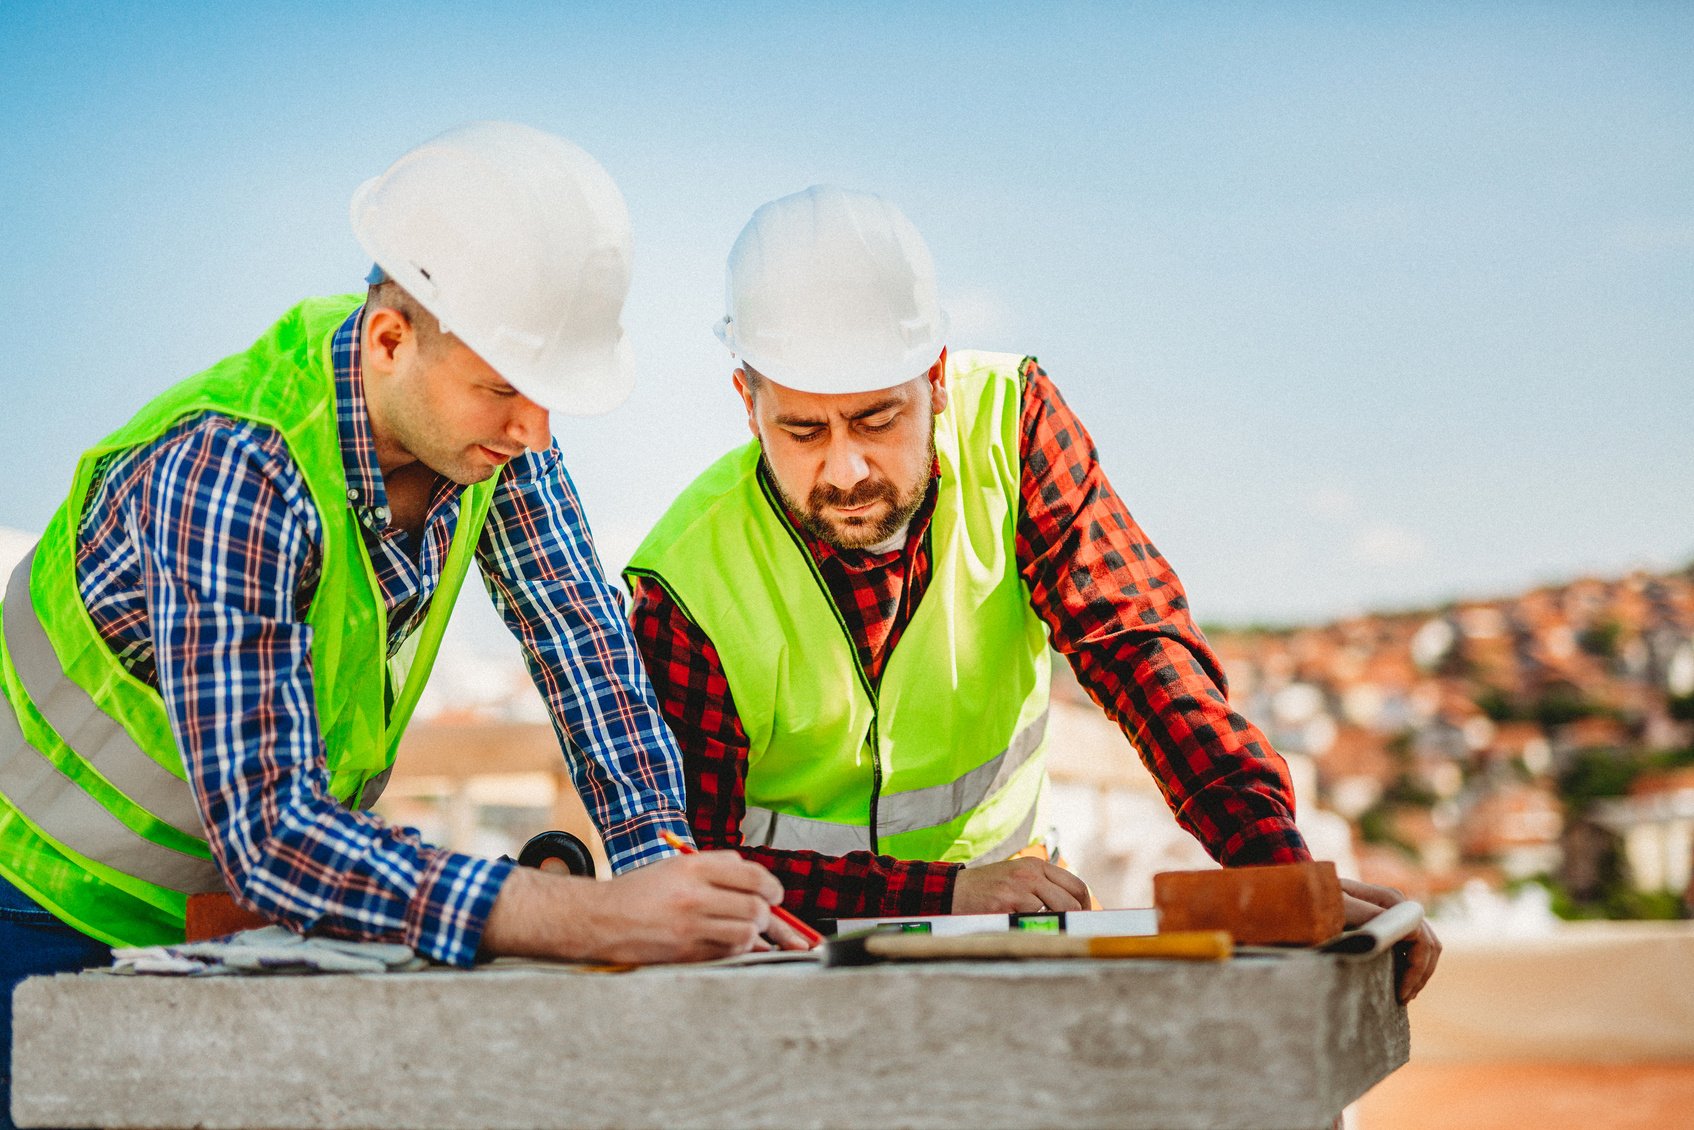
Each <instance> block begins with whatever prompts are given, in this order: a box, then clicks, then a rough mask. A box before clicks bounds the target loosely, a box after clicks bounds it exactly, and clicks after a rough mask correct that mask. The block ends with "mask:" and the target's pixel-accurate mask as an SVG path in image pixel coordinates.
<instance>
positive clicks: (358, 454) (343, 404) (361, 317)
mask: <svg viewBox="0 0 1694 1130" xmlns="http://www.w3.org/2000/svg"><path fill="white" fill-rule="evenodd" d="M364 333H365V308H364V307H363V306H360V307H359V308H358V309H357V310H355V311H353V312H352V313H351V314H349V315H347V320H346V321H344V322H342V323H341V328H340V329H338V330H336V331H335V337H334V338H333V339H332V340H331V342H330V362H331V365H332V367H333V368H334V369H335V412H336V423H337V425H338V428H339V431H340V436H341V468H342V470H343V471H344V472H345V473H346V475H347V501H348V502H349V503H350V504H351V505H352V506H353V507H354V508H355V509H356V510H358V511H360V513H361V514H362V515H363V514H370V515H372V516H374V517H375V518H376V519H377V520H378V521H379V522H386V521H387V519H388V491H387V490H386V489H385V488H384V487H383V485H382V470H381V468H380V467H378V465H377V461H376V437H375V436H374V435H372V433H371V416H370V410H369V409H368V408H367V407H366V405H365V372H364V363H363V358H362V357H361V355H360V350H361V348H362V343H363V341H364Z"/></svg>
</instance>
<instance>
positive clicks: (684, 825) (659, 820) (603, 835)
mask: <svg viewBox="0 0 1694 1130" xmlns="http://www.w3.org/2000/svg"><path fill="white" fill-rule="evenodd" d="M660 832H669V833H671V835H673V836H675V837H676V838H677V839H679V840H681V841H682V842H683V843H685V844H690V845H692V844H693V843H694V835H693V833H692V832H690V831H689V828H688V817H687V815H686V814H685V813H684V812H682V811H681V810H680V809H673V808H661V809H658V810H657V811H653V812H644V813H642V814H641V815H639V816H634V817H631V818H630V819H628V820H625V821H624V822H623V823H622V824H615V825H613V826H612V827H610V828H603V829H601V831H600V839H601V842H603V843H604V844H605V845H606V858H607V859H608V860H609V861H610V862H611V864H612V874H614V875H621V874H623V873H624V872H625V871H630V870H633V869H635V868H637V867H645V866H646V865H647V864H649V863H657V862H658V861H659V860H661V859H665V858H667V857H669V856H673V855H675V854H677V851H676V849H675V848H673V847H671V846H670V845H669V844H667V843H665V841H664V838H663V837H661V836H660V835H659V833H660Z"/></svg>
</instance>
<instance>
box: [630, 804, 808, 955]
mask: <svg viewBox="0 0 1694 1130" xmlns="http://www.w3.org/2000/svg"><path fill="white" fill-rule="evenodd" d="M659 835H660V837H661V838H663V839H664V841H665V842H666V843H667V844H669V845H671V847H673V848H675V849H676V850H677V851H680V852H681V853H682V854H683V855H695V854H697V853H696V851H695V848H694V845H693V844H690V843H687V842H685V841H684V840H682V839H680V838H678V837H677V835H676V834H675V833H673V832H671V831H668V830H665V829H661V830H660V832H659ZM771 913H772V914H774V915H776V916H777V917H778V918H780V919H782V920H783V921H784V922H786V923H788V924H789V925H790V926H792V927H794V929H795V930H796V931H797V932H798V933H799V935H800V936H801V937H802V938H805V939H806V940H807V941H808V942H810V943H811V944H812V945H814V946H816V945H819V944H820V943H822V942H823V935H822V934H820V933H818V932H817V931H816V930H814V929H812V928H811V927H810V926H808V925H806V924H805V923H804V922H802V921H800V920H799V919H798V918H796V917H794V916H793V915H792V914H790V913H788V911H786V910H784V909H782V907H780V906H773V907H771Z"/></svg>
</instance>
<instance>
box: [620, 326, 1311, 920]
mask: <svg viewBox="0 0 1694 1130" xmlns="http://www.w3.org/2000/svg"><path fill="white" fill-rule="evenodd" d="M1023 379H1024V391H1023V413H1022V421H1021V440H1020V445H1019V446H1020V454H1021V455H1022V458H1023V474H1022V482H1021V485H1020V494H1021V495H1022V499H1021V501H1022V506H1021V509H1020V513H1019V516H1018V525H1017V561H1018V570H1019V572H1020V573H1021V574H1022V576H1023V579H1024V582H1025V583H1026V584H1027V585H1028V586H1029V593H1030V603H1031V605H1032V606H1033V607H1034V608H1035V611H1036V613H1037V614H1038V615H1039V616H1040V617H1041V618H1042V620H1043V621H1045V622H1046V624H1047V627H1048V629H1049V630H1050V632H1051V633H1052V640H1053V644H1054V646H1055V647H1057V648H1058V650H1059V651H1060V652H1061V653H1063V654H1064V656H1065V658H1066V659H1068V660H1069V661H1070V664H1071V667H1072V669H1073V670H1075V672H1076V676H1077V679H1078V681H1079V682H1080V683H1081V684H1082V686H1083V687H1084V689H1086V690H1087V691H1088V694H1089V696H1090V697H1091V698H1093V699H1094V701H1095V702H1096V703H1098V704H1099V705H1100V706H1101V707H1102V708H1103V709H1104V710H1105V711H1106V713H1107V714H1108V715H1109V716H1110V717H1111V718H1112V720H1113V721H1114V722H1116V723H1117V724H1118V726H1119V727H1121V728H1122V729H1123V731H1124V733H1125V734H1126V735H1127V736H1128V737H1129V739H1130V741H1132V742H1133V743H1134V744H1135V748H1136V749H1137V750H1139V751H1140V752H1141V757H1142V760H1143V761H1145V762H1146V764H1147V768H1148V769H1149V770H1150V771H1151V773H1152V775H1153V779H1154V780H1155V781H1157V782H1158V784H1159V787H1160V789H1161V790H1163V792H1164V794H1165V800H1166V801H1167V802H1168V803H1169V804H1170V806H1171V811H1173V812H1174V813H1175V814H1176V818H1177V820H1178V822H1179V823H1181V824H1182V826H1183V827H1184V828H1186V829H1188V831H1190V832H1191V833H1193V834H1194V836H1195V837H1196V838H1197V839H1199V841H1200V842H1201V843H1202V844H1204V845H1205V846H1206V850H1207V851H1209V852H1211V854H1212V855H1213V857H1214V858H1216V859H1217V860H1218V861H1219V862H1220V863H1224V864H1227V865H1231V866H1240V865H1244V864H1253V863H1284V862H1292V861H1296V860H1303V859H1307V858H1310V857H1309V854H1308V852H1307V850H1306V844H1305V841H1304V840H1303V839H1302V838H1301V836H1300V833H1299V831H1298V830H1297V829H1296V828H1295V826H1294V795H1293V790H1292V789H1291V788H1290V786H1289V783H1288V775H1287V769H1286V766H1285V765H1284V764H1283V762H1282V759H1281V758H1280V757H1279V756H1278V755H1277V754H1276V753H1275V751H1274V750H1272V749H1271V746H1270V743H1269V742H1268V741H1266V740H1265V737H1264V735H1263V734H1261V733H1260V732H1259V730H1258V728H1257V727H1255V726H1254V725H1253V724H1252V723H1250V722H1248V721H1247V720H1246V719H1245V718H1243V717H1241V715H1239V714H1237V713H1235V712H1234V711H1233V710H1231V709H1230V708H1229V705H1228V703H1227V701H1226V700H1225V690H1224V688H1225V682H1224V675H1223V671H1222V669H1221V668H1219V666H1218V662H1217V658H1216V657H1215V656H1214V655H1213V654H1212V651H1211V648H1210V647H1208V646H1207V644H1206V641H1205V638H1204V637H1203V636H1202V635H1201V634H1200V630H1199V629H1198V628H1197V627H1195V625H1194V622H1193V620H1192V619H1191V618H1190V617H1189V614H1188V598H1187V596H1186V595H1185V594H1184V593H1183V590H1182V582H1180V581H1179V580H1177V577H1176V574H1175V573H1174V572H1172V571H1171V568H1170V566H1169V565H1168V564H1167V563H1166V562H1165V559H1164V558H1163V557H1162V556H1160V554H1159V551H1158V550H1157V549H1155V548H1153V544H1152V542H1150V541H1149V540H1148V539H1147V535H1146V534H1144V533H1142V532H1141V527H1140V526H1138V525H1136V523H1135V519H1134V518H1131V517H1130V515H1129V511H1128V509H1126V508H1125V506H1124V504H1123V500H1122V499H1120V498H1119V497H1118V495H1117V492H1116V491H1114V490H1113V489H1112V485H1111V484H1110V483H1109V482H1107V481H1106V476H1105V473H1104V472H1102V471H1101V470H1100V464H1099V461H1098V458H1097V457H1096V454H1095V450H1094V441H1093V440H1092V439H1091V438H1090V437H1089V435H1088V432H1087V431H1086V430H1085V429H1084V428H1083V426H1082V422H1081V421H1080V420H1078V419H1077V418H1076V415H1075V413H1073V412H1072V411H1071V409H1070V406H1069V405H1067V404H1066V403H1065V402H1064V399H1063V398H1062V397H1061V396H1060V395H1059V390H1058V389H1057V388H1056V387H1055V386H1054V384H1053V382H1052V380H1051V379H1050V378H1049V377H1048V376H1047V374H1046V373H1044V372H1043V371H1042V370H1041V368H1040V367H1039V366H1038V365H1036V363H1035V361H1034V360H1033V359H1030V360H1026V361H1025V362H1024V369H1023ZM934 504H935V489H934V487H933V485H932V486H931V489H930V492H929V497H928V498H927V499H926V500H925V501H924V504H923V506H922V508H921V509H919V511H918V512H917V514H916V515H915V516H914V517H913V519H912V523H911V526H910V528H909V530H908V532H907V536H906V542H905V545H904V546H903V547H902V548H900V549H897V550H893V551H890V552H888V553H881V554H875V553H867V552H864V551H861V550H843V549H837V548H835V547H833V546H830V545H828V544H826V543H824V542H820V541H816V540H814V539H811V538H807V539H806V546H807V549H808V550H809V551H810V552H811V554H812V556H813V558H814V559H816V561H817V563H818V566H819V570H820V571H821V572H822V574H823V576H824V579H825V581H826V582H827V584H828V586H829V590H830V595H831V596H832V597H833V598H834V600H835V604H836V607H837V608H839V609H840V610H841V614H842V616H843V618H844V619H845V620H846V622H847V625H848V627H849V628H850V629H851V630H852V633H853V638H854V642H855V643H856V644H857V646H858V651H859V659H860V661H861V662H862V663H863V664H864V667H865V673H866V674H867V675H868V676H869V677H870V678H871V679H873V680H875V679H878V678H880V677H881V673H882V668H883V666H884V664H885V662H886V661H887V658H888V656H889V654H890V653H891V652H892V651H893V650H894V646H895V645H896V644H897V643H898V642H899V640H900V634H901V632H902V631H903V630H904V629H905V627H906V625H907V624H908V623H909V622H910V621H911V617H912V612H913V610H915V609H916V608H917V605H918V601H920V600H922V599H923V594H924V591H925V590H926V589H927V588H928V586H929V579H930V559H929V545H928V537H927V535H928V532H929V522H930V516H931V514H932V512H933V509H934ZM634 597H635V601H634V613H633V614H634V620H635V630H636V641H637V643H638V645H639V646H640V648H641V651H642V654H643V656H644V657H645V659H646V661H647V671H648V674H649V675H650V676H651V677H652V680H653V685H654V688H655V689H656V690H657V692H658V695H659V706H660V709H661V711H662V712H663V714H664V716H665V719H666V721H667V722H669V723H670V726H671V729H672V730H674V731H675V732H676V736H677V740H678V742H679V744H680V745H681V746H682V757H683V768H684V772H685V774H686V777H687V783H688V810H689V820H690V822H691V824H692V825H693V830H694V838H695V840H696V842H698V843H699V845H700V846H701V847H702V848H735V849H737V850H739V851H740V852H741V854H742V855H744V856H746V857H747V858H748V859H752V860H756V861H757V862H759V863H762V864H764V865H765V866H766V867H768V868H770V869H771V870H772V871H773V872H775V873H776V875H777V876H778V877H779V878H780V879H781V880H782V883H783V886H784V887H785V888H786V889H787V892H788V894H787V898H786V900H785V902H784V905H786V906H787V907H788V908H789V909H790V910H793V911H795V912H797V913H800V914H804V915H807V916H810V917H854V916H860V915H903V914H939V913H945V912H946V911H947V910H948V909H950V907H951V905H952V900H953V879H954V877H955V875H957V873H958V870H959V865H958V864H953V863H930V862H921V861H911V860H897V859H893V858H891V857H889V856H883V855H874V854H872V853H871V852H868V851H864V852H854V853H852V854H850V855H844V856H827V855H822V854H820V853H818V852H811V851H778V850H774V849H771V848H767V847H751V846H747V845H744V844H742V842H741V817H742V814H743V812H744V811H745V807H746V801H745V788H746V778H747V756H748V743H747V735H746V732H745V731H744V730H743V729H742V726H741V720H740V718H739V717H738V715H737V714H736V710H735V702H734V699H733V698H732V696H731V695H730V689H729V682H728V680H727V679H726V678H725V677H724V672H723V664H722V663H721V662H720V661H719V659H718V652H717V648H716V647H714V646H713V644H712V641H711V640H709V639H707V638H706V635H705V633H703V632H702V631H701V630H700V629H699V628H698V627H696V626H695V624H694V623H693V622H692V621H691V620H689V619H688V617H687V616H685V615H684V614H683V612H682V610H681V609H680V608H678V607H677V605H676V603H675V602H674V601H672V600H671V599H670V597H669V596H668V595H667V594H666V593H665V591H664V590H663V589H662V588H660V587H659V586H658V585H656V584H653V583H651V582H648V581H645V580H642V579H640V578H636V580H635V584H634Z"/></svg>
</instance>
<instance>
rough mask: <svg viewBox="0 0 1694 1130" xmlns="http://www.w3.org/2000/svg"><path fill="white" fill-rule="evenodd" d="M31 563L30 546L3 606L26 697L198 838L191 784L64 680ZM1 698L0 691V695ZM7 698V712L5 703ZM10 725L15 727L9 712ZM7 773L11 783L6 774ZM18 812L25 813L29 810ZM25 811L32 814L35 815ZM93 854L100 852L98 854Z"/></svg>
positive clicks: (98, 762)
mask: <svg viewBox="0 0 1694 1130" xmlns="http://www.w3.org/2000/svg"><path fill="white" fill-rule="evenodd" d="M34 562H35V549H34V547H33V546H32V547H31V548H30V551H29V552H28V553H26V554H24V559H23V560H22V561H20V562H18V567H17V568H16V569H14V570H13V571H12V579H11V581H10V583H9V584H7V586H6V603H5V608H4V610H3V614H4V617H5V621H4V622H5V626H6V650H7V651H8V652H9V653H10V654H11V656H12V666H13V667H15V668H16V669H17V672H18V678H19V679H20V680H22V681H23V685H24V689H25V690H27V691H28V692H29V698H30V701H31V702H33V703H34V704H35V708H36V709H37V710H38V711H40V712H41V716H42V717H43V718H45V719H46V720H47V724H48V725H50V726H52V727H53V729H54V730H55V731H56V732H57V733H58V735H59V737H60V738H61V739H62V740H63V741H64V743H65V744H66V745H67V746H69V747H70V748H71V749H72V750H73V751H74V752H75V753H76V754H77V756H78V757H81V758H82V759H83V760H84V761H86V762H88V763H89V764H90V765H92V766H94V768H95V769H97V770H99V772H100V775H101V776H102V777H104V778H106V780H108V781H110V782H111V783H112V785H113V786H114V787H115V788H116V789H117V790H118V791H119V792H121V793H123V794H124V795H125V796H127V797H128V798H129V799H130V800H132V801H134V802H135V803H136V804H138V805H140V806H141V807H142V808H145V809H146V810H147V811H148V812H150V813H152V814H153V816H154V818H155V819H157V820H160V821H162V822H164V823H166V824H169V825H170V826H171V827H173V828H175V829H176V830H177V831H179V832H181V833H183V834H184V835H186V836H193V837H194V838H195V839H197V840H204V839H205V838H206V826H205V824H204V823H203V822H202V821H201V819H200V810H199V809H198V808H196V807H195V805H194V794H193V793H192V792H191V791H190V790H189V788H188V782H186V781H185V780H183V778H181V777H179V776H177V775H176V774H175V773H172V772H171V771H170V770H169V769H166V768H165V767H164V766H163V765H160V764H159V763H158V762H157V761H154V760H153V759H152V758H151V757H148V756H147V754H146V752H145V751H143V750H142V748H141V747H140V746H139V745H137V744H136V742H135V739H134V738H132V737H130V735H129V731H127V730H125V729H124V728H123V726H121V725H120V724H119V723H118V722H117V720H116V719H114V718H112V717H111V716H110V715H108V714H107V713H105V712H104V711H102V710H101V709H100V704H99V703H97V702H95V701H94V700H93V699H92V698H90V697H89V696H88V692H87V691H85V690H83V689H82V688H81V687H79V686H78V685H77V684H76V683H74V682H72V681H71V680H70V679H67V678H66V677H65V674H64V672H63V671H62V670H60V668H59V657H58V655H56V654H55V653H54V651H53V645H52V643H50V642H49V641H48V639H47V631H46V629H44V628H43V627H42V626H41V621H40V619H39V618H38V617H37V616H36V614H35V605H34V603H33V602H32V601H31V600H30V595H29V572H30V567H31V566H32V565H33V564H34ZM3 697H5V696H3V695H0V698H3ZM6 705H7V713H8V714H10V713H11V703H9V702H8V703H7V704H6ZM13 725H14V726H16V720H15V719H14V722H13ZM49 767H50V768H51V763H49ZM59 776H60V778H61V779H62V780H64V781H65V784H66V786H67V787H69V788H73V789H74V788H76V786H75V785H74V784H72V783H71V781H70V779H69V778H66V777H64V776H63V775H62V774H60V775H59ZM6 780H7V781H8V783H9V782H10V778H6ZM77 791H78V792H81V791H82V790H80V789H78V790H77ZM24 815H26V816H30V814H29V813H28V812H27V811H26V812H25V813H24ZM30 818H31V819H32V820H34V819H35V817H33V816H30ZM35 822H36V824H37V825H38V826H40V827H41V829H42V830H43V831H45V832H46V833H47V834H48V835H50V836H53V838H54V839H58V840H60V841H61V842H63V843H69V841H67V840H65V839H64V838H63V837H61V836H58V835H56V834H55V833H54V830H53V829H52V828H51V827H49V826H47V825H46V824H43V823H42V822H41V821H40V820H36V821H35ZM83 854H84V855H88V854H89V853H88V852H83ZM93 858H95V859H101V857H100V856H98V855H96V856H94V857H93ZM101 861H102V862H105V860H103V859H101ZM120 870H121V869H120ZM138 877H140V876H138ZM178 889H180V888H178Z"/></svg>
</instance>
